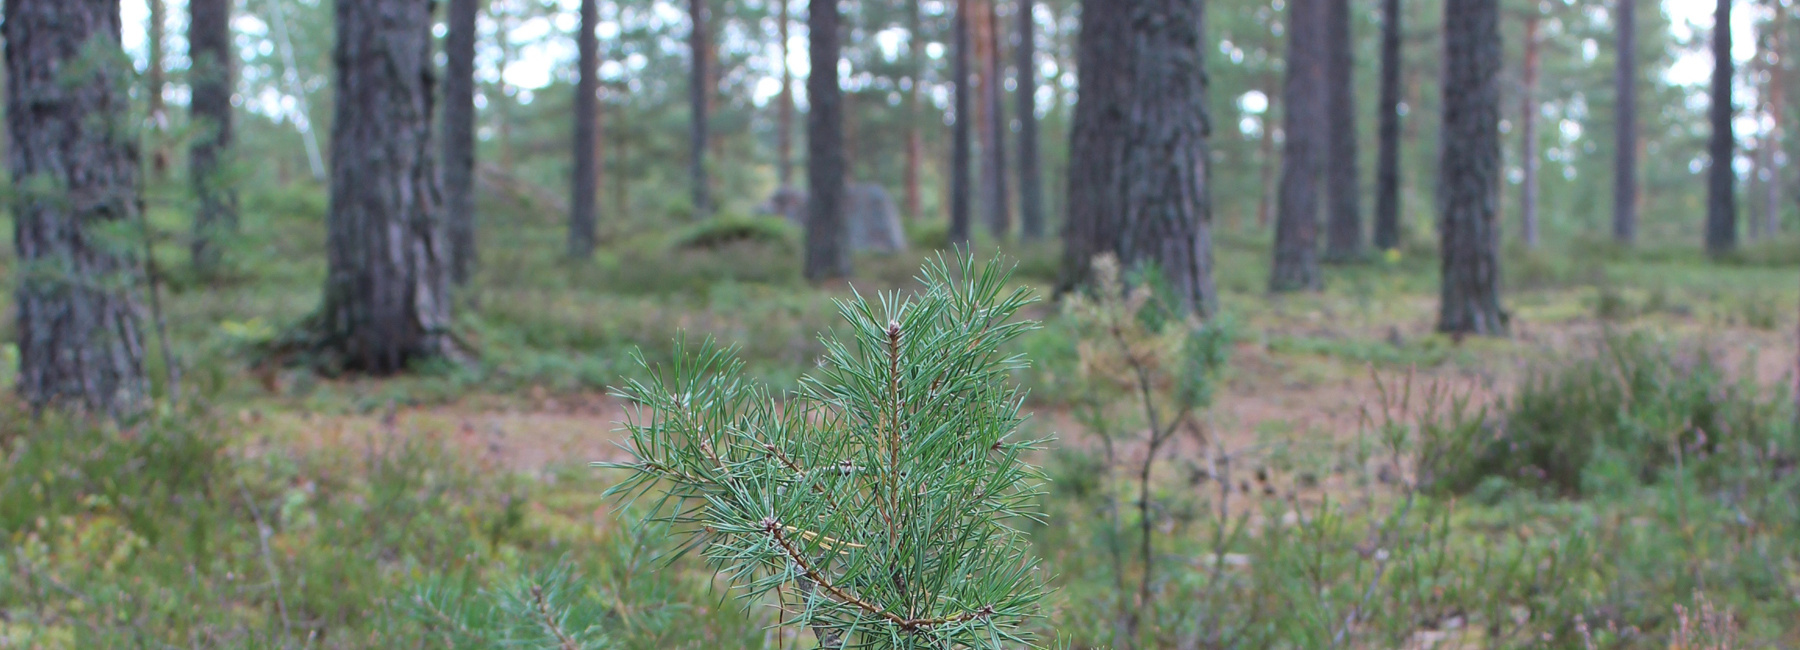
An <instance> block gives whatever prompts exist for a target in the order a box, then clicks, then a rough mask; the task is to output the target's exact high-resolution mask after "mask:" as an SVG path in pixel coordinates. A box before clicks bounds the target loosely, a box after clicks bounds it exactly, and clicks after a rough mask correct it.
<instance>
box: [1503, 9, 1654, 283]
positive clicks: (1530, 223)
mask: <svg viewBox="0 0 1800 650" xmlns="http://www.w3.org/2000/svg"><path fill="white" fill-rule="evenodd" d="M1620 1H1621V2H1627V3H1628V2H1631V1H1632V0H1620ZM1538 46H1539V41H1538V14H1537V11H1536V10H1535V9H1533V10H1531V12H1530V13H1528V14H1526V15H1525V73H1524V74H1523V75H1521V76H1522V79H1521V80H1520V83H1519V95H1520V97H1519V159H1520V160H1519V167H1520V169H1521V170H1522V171H1523V172H1524V173H1523V178H1521V179H1520V183H1519V234H1520V237H1521V238H1522V239H1524V240H1525V247H1526V248H1537V246H1538V133H1537V120H1538V104H1537V86H1538V61H1539V58H1538Z"/></svg>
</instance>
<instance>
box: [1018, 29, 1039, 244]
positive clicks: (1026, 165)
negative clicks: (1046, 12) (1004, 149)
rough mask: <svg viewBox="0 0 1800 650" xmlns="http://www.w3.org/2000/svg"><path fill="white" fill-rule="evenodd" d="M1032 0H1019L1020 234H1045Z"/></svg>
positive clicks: (1028, 236)
mask: <svg viewBox="0 0 1800 650" xmlns="http://www.w3.org/2000/svg"><path fill="white" fill-rule="evenodd" d="M1035 5H1036V3H1035V2H1033V0H1019V28H1018V29H1019V49H1018V50H1017V54H1018V64H1017V65H1018V66H1019V90H1018V96H1019V97H1018V99H1019V236H1020V237H1021V238H1023V239H1026V240H1036V239H1042V238H1043V237H1044V173H1043V170H1042V166H1041V165H1042V161H1041V160H1040V158H1039V154H1038V122H1037V74H1038V73H1037V42H1036V41H1037V23H1036V22H1034V21H1033V20H1032V16H1031V13H1032V7H1034V6H1035Z"/></svg>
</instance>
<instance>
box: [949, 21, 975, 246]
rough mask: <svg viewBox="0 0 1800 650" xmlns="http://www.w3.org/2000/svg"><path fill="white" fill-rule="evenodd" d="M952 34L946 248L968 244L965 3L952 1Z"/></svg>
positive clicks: (970, 115)
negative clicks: (952, 114)
mask: <svg viewBox="0 0 1800 650" xmlns="http://www.w3.org/2000/svg"><path fill="white" fill-rule="evenodd" d="M952 20H953V21H954V25H953V26H952V30H953V31H954V32H955V33H954V35H953V38H954V39H955V43H953V44H952V51H951V54H950V56H951V60H950V76H952V77H954V79H952V80H951V82H950V84H951V86H952V89H951V92H953V93H955V94H956V98H955V102H956V107H955V111H956V122H955V123H954V124H952V125H951V127H950V245H951V246H966V245H968V243H969V163H970V160H969V159H970V157H971V156H970V151H969V150H970V148H971V146H972V144H973V143H971V142H970V140H969V136H970V134H969V123H970V122H972V121H974V115H975V114H974V112H973V111H974V108H975V102H974V101H973V99H974V98H973V97H972V96H971V93H970V92H969V72H970V70H969V46H970V43H969V0H956V16H955V17H954V18H953V19H952Z"/></svg>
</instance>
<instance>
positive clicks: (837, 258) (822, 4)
mask: <svg viewBox="0 0 1800 650" xmlns="http://www.w3.org/2000/svg"><path fill="white" fill-rule="evenodd" d="M838 27H839V20H838V7H837V0H808V3H807V30H806V31H807V34H808V36H807V38H808V39H809V45H810V47H809V50H810V55H811V57H812V73H811V74H808V75H807V76H806V98H807V102H808V103H809V104H810V105H811V108H810V110H808V111H807V113H806V181H807V184H808V186H809V188H808V189H809V192H808V196H807V202H806V209H807V217H806V262H805V265H804V270H805V273H806V278H807V279H808V280H812V281H814V282H817V281H821V280H828V279H833V278H844V277H849V275H850V238H849V229H848V228H847V227H846V225H847V224H845V223H844V107H843V90H842V89H841V88H839V87H838V79H837V68H838V47H839V45H838Z"/></svg>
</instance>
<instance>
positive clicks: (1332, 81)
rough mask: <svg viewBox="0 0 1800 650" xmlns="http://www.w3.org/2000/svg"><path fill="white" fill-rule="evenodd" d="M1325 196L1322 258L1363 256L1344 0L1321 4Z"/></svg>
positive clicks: (1346, 259) (1352, 62)
mask: <svg viewBox="0 0 1800 650" xmlns="http://www.w3.org/2000/svg"><path fill="white" fill-rule="evenodd" d="M1324 2H1325V46H1326V49H1327V50H1328V51H1329V52H1328V56H1327V59H1326V70H1325V119H1326V124H1327V128H1328V129H1330V136H1329V137H1327V138H1326V141H1325V178H1326V196H1327V204H1328V210H1329V212H1328V213H1327V214H1329V215H1330V217H1329V219H1327V221H1326V228H1325V259H1326V260H1327V261H1331V262H1353V261H1356V260H1358V259H1360V258H1362V255H1363V232H1362V229H1363V225H1362V224H1363V222H1362V188H1361V186H1360V184H1359V181H1358V177H1359V176H1360V174H1359V165H1358V164H1357V152H1356V65H1355V57H1354V54H1353V49H1354V47H1355V43H1354V42H1353V40H1352V38H1351V33H1350V0H1324Z"/></svg>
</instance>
